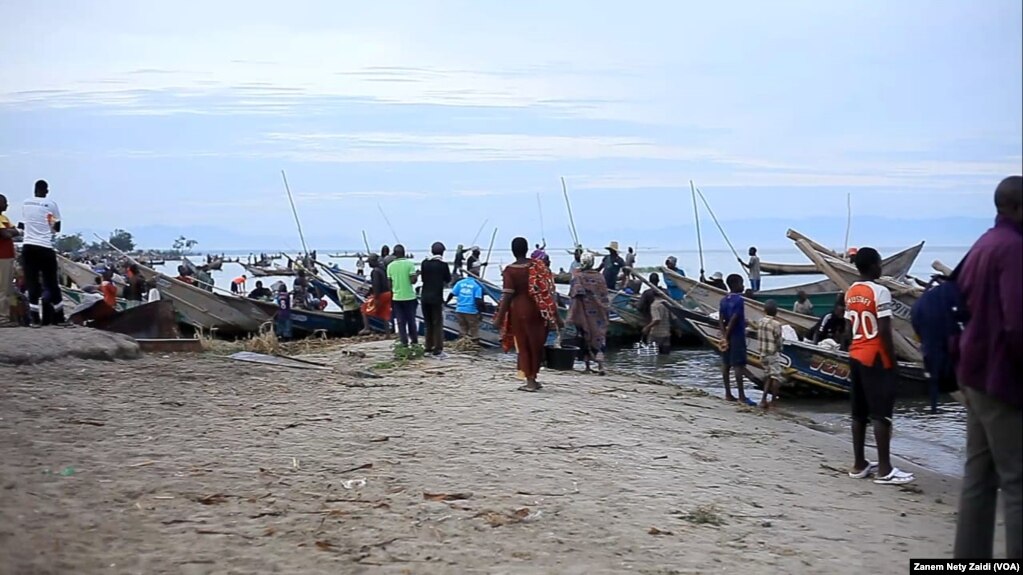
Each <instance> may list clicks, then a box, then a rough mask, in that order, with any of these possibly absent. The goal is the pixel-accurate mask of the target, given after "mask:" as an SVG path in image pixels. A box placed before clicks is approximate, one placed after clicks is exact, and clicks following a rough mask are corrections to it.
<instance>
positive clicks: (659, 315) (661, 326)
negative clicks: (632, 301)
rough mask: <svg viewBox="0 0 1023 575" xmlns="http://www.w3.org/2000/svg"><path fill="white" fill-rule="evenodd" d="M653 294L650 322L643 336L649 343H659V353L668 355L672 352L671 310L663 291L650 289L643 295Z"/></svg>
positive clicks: (644, 329)
mask: <svg viewBox="0 0 1023 575" xmlns="http://www.w3.org/2000/svg"><path fill="white" fill-rule="evenodd" d="M648 293H652V294H653V303H651V304H650V322H649V323H648V324H647V325H646V326H645V327H644V328H643V338H644V339H645V340H647V343H655V344H657V353H658V354H660V355H667V354H669V353H671V310H669V309H668V300H667V299H665V296H664V295H663V292H661V291H660V290H656V289H648V290H647V291H646V292H645V293H644V294H643V295H646V294H648Z"/></svg>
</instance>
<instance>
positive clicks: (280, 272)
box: [241, 264, 298, 278]
mask: <svg viewBox="0 0 1023 575" xmlns="http://www.w3.org/2000/svg"><path fill="white" fill-rule="evenodd" d="M241 266H242V267H243V268H245V271H246V272H248V274H249V275H250V276H252V277H254V278H266V277H289V276H294V275H297V274H298V272H296V271H295V270H293V269H289V268H262V267H258V266H253V265H249V264H241Z"/></svg>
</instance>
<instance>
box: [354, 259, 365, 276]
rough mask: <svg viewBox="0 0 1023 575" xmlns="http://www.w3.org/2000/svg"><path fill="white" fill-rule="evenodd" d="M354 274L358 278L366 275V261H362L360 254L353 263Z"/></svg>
mask: <svg viewBox="0 0 1023 575" xmlns="http://www.w3.org/2000/svg"><path fill="white" fill-rule="evenodd" d="M355 274H356V275H358V276H365V275H366V260H364V259H362V254H359V259H357V260H356V261H355Z"/></svg>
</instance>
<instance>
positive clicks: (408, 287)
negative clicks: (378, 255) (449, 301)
mask: <svg viewBox="0 0 1023 575" xmlns="http://www.w3.org/2000/svg"><path fill="white" fill-rule="evenodd" d="M394 258H395V259H394V261H393V262H391V263H390V265H388V266H387V279H389V280H391V294H392V299H393V302H394V303H393V305H394V319H395V320H396V321H397V322H398V337H399V338H400V339H401V345H403V346H406V347H407V346H408V345H409V343H411V344H412V345H416V344H418V343H419V329H418V328H417V327H416V307H418V301H417V300H416V290H415V289H413V287H412V286H413V285H415V283H416V282H417V281H419V276H418V274H416V265H415V264H414V263H412V260H410V259H406V258H405V246H403V245H401V244H397V245H396V246H394Z"/></svg>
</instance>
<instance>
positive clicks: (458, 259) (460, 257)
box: [453, 244, 465, 278]
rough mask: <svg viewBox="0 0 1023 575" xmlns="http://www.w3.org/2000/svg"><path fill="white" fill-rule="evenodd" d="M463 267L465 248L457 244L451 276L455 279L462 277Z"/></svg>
mask: <svg viewBox="0 0 1023 575" xmlns="http://www.w3.org/2000/svg"><path fill="white" fill-rule="evenodd" d="M464 265H465V247H464V246H462V244H458V247H456V248H455V265H454V267H455V269H454V271H453V275H454V276H455V277H456V278H461V277H462V267H463V266H464Z"/></svg>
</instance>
